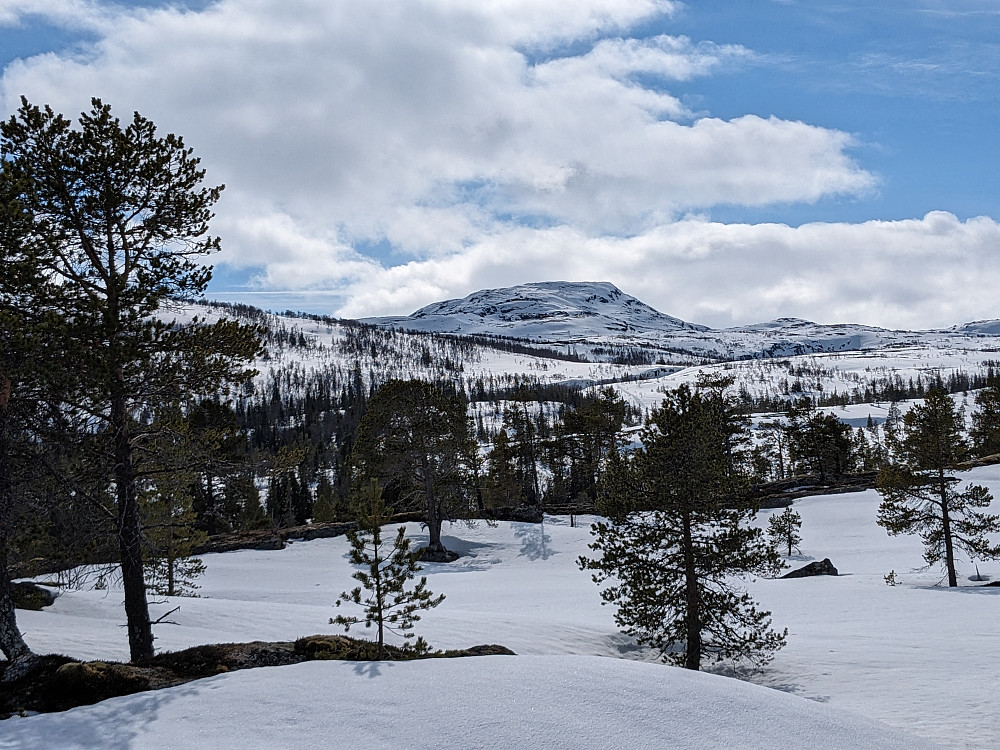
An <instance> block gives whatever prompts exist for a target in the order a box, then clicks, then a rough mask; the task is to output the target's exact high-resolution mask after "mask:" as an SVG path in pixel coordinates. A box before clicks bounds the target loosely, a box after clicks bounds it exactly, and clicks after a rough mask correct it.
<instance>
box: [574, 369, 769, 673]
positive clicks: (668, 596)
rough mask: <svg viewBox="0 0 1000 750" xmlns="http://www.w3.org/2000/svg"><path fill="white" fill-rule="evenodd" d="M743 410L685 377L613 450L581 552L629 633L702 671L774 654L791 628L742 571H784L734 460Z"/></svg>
mask: <svg viewBox="0 0 1000 750" xmlns="http://www.w3.org/2000/svg"><path fill="white" fill-rule="evenodd" d="M739 423H740V420H739V419H738V418H737V417H735V416H734V414H733V412H732V407H731V406H730V405H729V404H727V402H726V401H725V399H724V398H723V397H722V395H721V393H711V392H710V393H702V392H694V391H692V390H691V389H690V388H688V387H687V386H681V387H680V388H678V389H677V390H674V391H670V392H668V393H667V394H666V397H665V399H664V402H663V404H662V406H660V407H659V408H657V409H654V410H653V412H652V413H651V414H650V417H649V419H648V421H647V424H646V426H645V428H644V429H643V431H642V433H641V438H642V448H641V449H639V450H638V451H636V452H635V453H634V454H633V455H631V456H629V457H625V458H622V457H618V455H617V454H613V455H612V458H611V461H610V463H609V468H608V472H607V475H606V477H605V480H604V485H603V494H602V500H601V507H602V510H603V512H604V514H605V515H606V516H607V518H608V520H607V521H601V522H599V523H597V524H595V525H594V527H593V534H594V536H595V541H594V542H593V543H592V544H591V548H592V549H593V550H595V552H597V553H599V555H598V556H596V557H594V558H581V560H580V564H581V566H582V567H584V568H585V569H588V570H592V571H595V572H594V581H595V582H596V583H599V584H601V583H606V584H609V585H608V586H607V587H606V588H605V589H604V590H603V591H602V592H601V596H602V598H603V599H604V601H605V603H609V604H614V605H615V606H616V608H617V611H616V613H615V620H616V622H617V623H618V624H619V626H620V627H621V628H622V629H623V631H624V632H626V633H628V634H629V635H632V636H635V637H636V639H637V640H638V641H639V642H640V643H645V644H648V645H649V646H651V647H653V648H654V649H656V650H657V651H659V652H660V654H661V656H662V658H663V659H664V660H665V661H672V662H674V663H677V664H679V665H682V666H685V667H687V668H689V669H699V668H700V666H701V664H702V662H703V661H704V660H705V659H710V660H711V661H716V662H717V661H722V660H734V661H735V660H746V661H749V662H751V663H755V664H762V663H766V662H767V661H768V660H769V659H770V658H771V656H772V654H773V653H774V652H775V651H776V650H777V649H779V648H780V647H781V646H782V645H783V643H784V638H785V635H784V634H783V633H778V632H775V631H774V630H772V629H771V627H770V623H771V620H770V613H769V612H765V611H761V610H759V609H758V608H757V607H756V605H755V604H754V602H753V600H752V599H751V598H750V596H749V595H748V594H747V593H745V592H743V591H740V590H739V589H738V588H736V587H735V586H734V577H739V576H745V575H754V574H758V575H768V576H771V575H775V574H776V573H777V572H778V571H779V570H780V568H781V562H780V560H779V558H778V556H777V554H776V552H775V550H774V549H773V547H771V546H770V545H768V544H767V543H766V541H765V540H764V536H763V532H762V531H761V530H760V529H756V528H752V527H750V526H749V525H748V523H747V522H748V521H749V520H750V519H751V518H752V517H753V515H754V509H753V508H750V507H748V506H746V505H744V504H743V503H742V502H741V501H740V493H741V490H742V489H743V486H744V482H743V479H742V477H741V476H740V472H739V467H738V466H734V465H733V464H732V458H733V455H734V453H733V452H732V447H733V445H736V444H737V443H738V442H739V441H740V438H741V437H742V436H741V435H739V434H738V432H737V431H735V430H734V429H733V428H734V425H737V424H739Z"/></svg>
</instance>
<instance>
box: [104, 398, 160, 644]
mask: <svg viewBox="0 0 1000 750" xmlns="http://www.w3.org/2000/svg"><path fill="white" fill-rule="evenodd" d="M111 427H112V430H113V431H114V441H115V446H114V447H115V471H114V476H115V486H116V488H117V500H118V547H119V552H120V554H121V566H122V587H123V588H124V590H125V617H126V619H127V621H128V645H129V655H130V657H131V659H132V661H133V662H139V661H142V660H144V659H149V658H151V657H152V656H153V626H152V624H151V623H150V620H149V604H148V603H147V601H146V578H145V575H144V574H143V570H142V520H141V518H140V516H139V497H138V490H137V487H136V481H135V468H134V465H133V462H132V444H131V434H130V431H129V424H128V413H127V410H126V408H125V397H124V395H122V394H115V395H114V396H112V400H111Z"/></svg>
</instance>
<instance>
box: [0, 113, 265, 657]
mask: <svg viewBox="0 0 1000 750" xmlns="http://www.w3.org/2000/svg"><path fill="white" fill-rule="evenodd" d="M0 150H2V152H3V154H4V156H5V159H6V162H5V165H4V168H5V170H9V173H10V174H11V175H12V176H13V177H14V180H15V184H17V185H19V186H20V190H19V194H18V195H17V199H18V201H19V202H20V203H21V205H22V206H23V207H24V210H25V211H26V212H28V213H30V215H31V216H32V221H33V223H32V227H31V231H32V235H33V236H34V238H35V239H36V241H37V242H38V244H44V245H46V246H48V247H51V249H52V252H51V253H49V254H46V255H45V256H44V258H43V260H44V266H43V267H42V270H43V271H44V272H45V273H46V274H48V275H50V276H51V277H53V278H56V279H58V280H59V281H60V282H61V283H59V284H58V285H57V290H58V295H57V297H56V299H55V300H54V302H53V309H56V310H58V311H59V313H61V315H62V317H63V318H64V319H65V320H67V321H71V323H72V325H73V328H72V330H70V331H68V333H67V335H66V336H64V337H63V338H61V339H60V341H59V345H60V346H61V347H62V349H63V351H62V354H63V357H64V358H65V360H66V361H67V362H72V363H73V364H72V366H73V368H74V369H73V372H74V373H75V374H76V376H77V377H79V378H80V381H81V388H80V390H81V391H82V393H83V396H82V397H81V399H80V400H79V402H78V403H77V404H76V406H77V407H78V408H80V409H81V410H83V411H86V412H87V413H89V414H91V415H92V416H93V417H94V418H95V419H96V420H97V421H98V423H99V424H98V425H97V426H96V432H97V433H98V434H100V435H102V436H106V439H107V445H106V446H105V447H104V448H103V449H102V451H101V453H100V455H95V456H94V457H93V458H92V460H93V461H95V462H101V461H103V462H104V464H105V465H106V466H107V467H108V473H109V479H110V480H111V484H112V486H113V487H114V492H115V507H116V512H117V516H118V519H117V524H116V526H115V528H116V535H117V542H118V549H119V556H120V562H121V570H122V583H123V587H124V593H125V614H126V617H127V620H128V638H129V650H130V654H131V657H132V659H133V660H134V661H137V660H142V659H146V658H149V657H150V656H152V654H153V634H152V627H151V623H150V619H149V607H148V604H147V601H146V582H145V579H144V573H143V541H142V522H141V514H140V484H141V478H140V477H139V476H138V474H137V467H136V461H137V456H138V454H139V453H141V451H142V449H143V443H144V442H146V441H147V440H149V439H151V438H152V437H153V435H152V434H151V433H150V432H149V431H148V430H147V429H146V424H145V423H144V420H143V419H142V414H143V413H144V412H145V411H146V410H148V409H153V408H157V407H159V406H161V405H164V404H178V405H179V404H182V403H185V402H188V401H189V400H191V399H194V398H197V397H198V396H206V395H216V394H218V393H219V392H220V391H223V390H224V389H225V386H226V385H227V384H228V383H231V382H238V381H241V380H244V379H246V378H248V377H249V376H250V375H251V374H252V372H251V371H249V370H247V369H246V362H247V361H248V360H250V359H252V358H253V357H254V356H256V354H257V353H258V352H259V350H260V340H259V330H258V329H257V328H256V327H254V326H245V325H242V324H239V323H236V322H233V321H230V320H222V321H219V322H217V323H215V324H213V325H205V324H202V323H201V321H194V322H193V323H191V324H180V323H178V322H177V321H174V320H170V319H169V305H170V301H171V300H172V299H177V298H181V297H196V296H198V295H200V294H201V293H202V292H203V291H204V289H205V287H206V285H207V284H208V281H209V280H210V278H211V268H210V267H208V266H205V265H203V263H202V257H203V256H205V255H207V254H210V253H213V252H215V251H216V250H218V248H219V240H218V238H213V237H209V236H207V231H208V222H209V220H210V219H211V217H212V213H211V207H212V206H213V204H214V203H215V201H216V200H217V199H218V197H219V194H220V192H221V190H222V188H221V187H211V188H210V187H203V186H202V180H203V179H204V175H205V173H204V170H202V169H200V168H199V161H198V159H196V158H194V157H193V156H192V151H191V149H189V148H186V147H185V146H184V143H183V141H182V139H181V138H179V137H177V136H175V135H172V134H169V135H167V136H165V137H159V136H158V135H157V134H156V128H155V126H154V125H153V123H152V122H150V121H149V120H147V119H145V118H144V117H142V116H141V115H140V114H138V113H135V114H134V116H133V118H132V121H131V122H130V123H128V124H126V125H123V124H122V123H121V122H120V121H119V120H118V119H117V118H115V117H113V116H112V114H111V108H110V107H109V106H107V105H105V104H103V103H102V102H101V101H100V100H98V99H94V100H92V107H91V110H90V112H88V113H84V114H82V115H81V116H80V119H79V121H78V126H77V127H74V126H73V124H72V123H71V122H70V121H69V120H67V119H66V118H64V117H63V116H62V115H59V114H56V113H54V112H53V111H52V110H51V109H50V108H48V107H46V108H45V109H39V108H38V107H36V106H32V105H30V104H28V102H27V101H26V100H24V99H23V98H22V104H21V107H20V108H19V109H18V111H17V113H16V114H15V115H13V116H12V117H11V118H10V119H9V120H7V121H6V122H3V123H2V124H0Z"/></svg>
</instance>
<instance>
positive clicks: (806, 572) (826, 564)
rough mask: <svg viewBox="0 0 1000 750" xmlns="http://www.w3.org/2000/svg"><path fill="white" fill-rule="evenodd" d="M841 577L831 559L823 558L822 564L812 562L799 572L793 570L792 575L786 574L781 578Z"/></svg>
mask: <svg viewBox="0 0 1000 750" xmlns="http://www.w3.org/2000/svg"><path fill="white" fill-rule="evenodd" d="M835 575H839V573H837V569H836V568H835V567H833V563H832V562H830V558H829V557H825V558H823V559H822V560H821V561H820V562H811V563H809V564H808V565H803V566H802V567H801V568H799V569H798V570H793V571H792V572H791V573H785V575H783V576H781V577H782V578H808V577H809V576H835Z"/></svg>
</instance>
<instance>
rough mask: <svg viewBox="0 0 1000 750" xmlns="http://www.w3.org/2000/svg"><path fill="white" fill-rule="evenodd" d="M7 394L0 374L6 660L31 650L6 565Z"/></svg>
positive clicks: (0, 627)
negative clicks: (24, 632) (23, 629)
mask: <svg viewBox="0 0 1000 750" xmlns="http://www.w3.org/2000/svg"><path fill="white" fill-rule="evenodd" d="M10 393H11V382H10V379H9V378H6V377H2V376H0V650H2V651H3V653H4V656H6V657H7V660H8V661H15V660H17V659H23V658H25V657H28V656H31V655H32V652H31V649H30V648H28V644H27V643H25V642H24V638H23V637H22V636H21V631H20V630H19V629H18V627H17V615H16V613H15V612H14V595H13V587H12V586H11V582H10V571H9V570H8V568H7V549H8V543H9V541H10V536H11V533H12V532H13V529H12V528H11V511H12V510H13V508H14V504H13V503H14V497H13V489H12V487H11V478H10V453H9V451H8V443H7V409H8V405H9V403H10Z"/></svg>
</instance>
